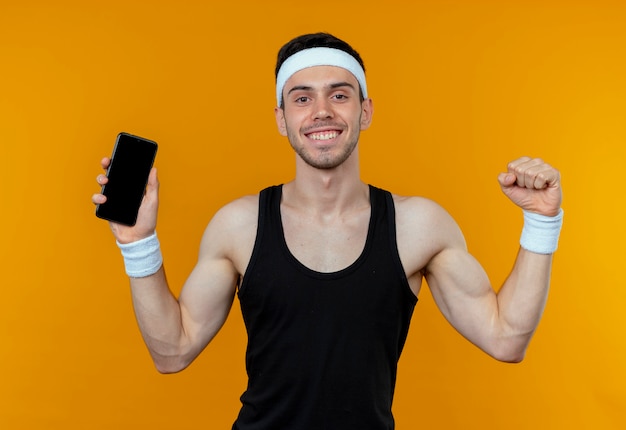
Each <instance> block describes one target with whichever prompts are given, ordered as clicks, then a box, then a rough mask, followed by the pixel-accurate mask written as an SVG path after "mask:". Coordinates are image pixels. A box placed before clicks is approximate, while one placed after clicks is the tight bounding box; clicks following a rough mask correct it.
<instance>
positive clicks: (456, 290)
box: [423, 158, 561, 362]
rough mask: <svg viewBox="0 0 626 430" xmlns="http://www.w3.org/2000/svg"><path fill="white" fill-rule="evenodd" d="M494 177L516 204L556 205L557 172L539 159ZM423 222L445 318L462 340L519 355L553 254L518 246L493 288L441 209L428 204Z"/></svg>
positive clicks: (539, 306)
mask: <svg viewBox="0 0 626 430" xmlns="http://www.w3.org/2000/svg"><path fill="white" fill-rule="evenodd" d="M508 169H509V170H508V172H507V173H503V174H501V175H500V177H499V181H500V185H501V186H502V189H503V191H504V193H505V194H506V195H507V196H508V197H509V198H510V199H511V200H512V201H513V202H514V203H515V204H517V205H518V206H520V207H521V208H523V209H525V210H529V211H533V212H535V213H538V214H543V215H547V216H554V215H556V214H557V213H558V211H559V208H560V204H561V189H560V178H559V173H558V171H556V170H555V169H553V168H552V167H550V166H549V165H547V164H545V163H543V162H542V161H541V160H538V159H535V160H531V159H529V158H522V159H519V160H516V161H514V162H512V163H510V164H509V167H508ZM428 224H429V225H430V226H431V231H432V237H433V242H434V245H433V248H432V255H433V256H432V258H431V259H430V260H429V261H428V263H427V264H426V266H425V268H424V271H423V273H424V276H425V278H426V280H427V282H428V285H429V287H430V288H431V291H432V294H433V297H434V299H435V301H436V303H437V305H438V306H439V308H440V309H441V311H442V313H443V314H444V315H445V317H446V318H447V319H448V321H450V323H451V324H452V325H453V326H454V327H455V328H456V329H457V330H458V331H459V332H460V333H461V334H462V335H463V336H465V337H466V338H467V339H469V340H470V341H471V342H473V343H474V344H475V345H477V346H478V347H480V348H481V349H483V350H484V351H485V352H487V353H488V354H490V355H492V356H493V357H495V358H497V359H499V360H502V361H508V362H518V361H521V360H522V359H523V358H524V355H525V351H526V348H527V347H528V344H529V342H530V339H531V337H532V335H533V333H534V332H535V330H536V328H537V325H538V324H539V320H540V318H541V315H542V313H543V309H544V307H545V303H546V298H547V295H548V289H549V285H550V271H551V264H552V255H549V254H548V255H544V254H537V253H534V252H530V251H527V250H525V249H523V248H520V250H519V253H518V255H517V258H516V260H515V263H514V266H513V269H512V271H511V273H510V275H509V276H508V278H507V279H506V281H505V282H504V283H503V285H502V287H501V288H500V289H499V290H498V292H497V293H496V291H494V289H493V288H492V286H491V285H490V283H489V279H488V277H487V275H486V274H485V272H484V270H483V269H482V267H481V266H480V264H479V263H478V262H477V261H476V260H475V259H474V258H473V257H472V256H471V255H470V254H469V253H468V252H467V248H466V245H465V241H464V239H463V236H462V234H461V232H460V230H459V229H458V226H457V225H456V223H455V222H454V221H453V220H452V218H451V217H450V216H449V215H448V214H447V213H445V211H443V209H437V208H435V209H432V210H431V212H430V215H429V221H428Z"/></svg>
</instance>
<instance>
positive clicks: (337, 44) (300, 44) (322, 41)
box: [274, 33, 365, 77]
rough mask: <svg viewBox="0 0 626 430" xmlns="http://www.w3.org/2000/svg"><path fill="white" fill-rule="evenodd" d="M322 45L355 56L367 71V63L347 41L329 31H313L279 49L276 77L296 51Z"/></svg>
mask: <svg viewBox="0 0 626 430" xmlns="http://www.w3.org/2000/svg"><path fill="white" fill-rule="evenodd" d="M320 47H321V48H335V49H341V50H342V51H344V52H347V53H348V54H350V55H351V56H353V57H354V59H355V60H356V61H358V63H359V64H360V65H361V67H363V71H365V65H364V64H363V60H362V59H361V56H360V55H359V53H358V52H356V50H355V49H354V48H352V46H350V45H349V44H348V43H347V42H344V41H343V40H341V39H339V38H337V37H335V36H333V35H332V34H329V33H311V34H303V35H302V36H298V37H296V38H294V39H291V40H290V41H289V42H287V43H285V44H284V45H283V47H282V48H280V50H279V51H278V59H277V60H276V69H275V70H274V75H275V76H276V77H277V76H278V71H279V70H280V66H282V65H283V63H284V62H285V60H286V59H287V58H289V57H291V56H292V55H293V54H295V53H296V52H300V51H302V50H304V49H309V48H320Z"/></svg>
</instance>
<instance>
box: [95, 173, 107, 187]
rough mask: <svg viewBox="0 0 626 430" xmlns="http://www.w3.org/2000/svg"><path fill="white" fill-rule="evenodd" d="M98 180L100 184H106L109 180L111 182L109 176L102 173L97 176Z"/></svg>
mask: <svg viewBox="0 0 626 430" xmlns="http://www.w3.org/2000/svg"><path fill="white" fill-rule="evenodd" d="M96 182H98V184H100V185H104V184H106V183H107V182H109V178H108V177H107V176H106V175H103V174H102V173H101V174H99V175H98V176H96Z"/></svg>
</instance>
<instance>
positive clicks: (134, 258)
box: [116, 232, 163, 278]
mask: <svg viewBox="0 0 626 430" xmlns="http://www.w3.org/2000/svg"><path fill="white" fill-rule="evenodd" d="M116 242H117V241H116ZM117 246H118V247H119V248H120V250H121V251H122V257H124V266H125V267H126V274H127V275H128V276H130V277H131V278H143V277H146V276H150V275H153V274H155V273H156V272H157V271H158V270H159V268H160V267H161V265H162V264H163V256H162V255H161V247H160V245H159V239H158V238H157V236H156V232H155V233H152V235H151V236H148V237H146V238H144V239H141V240H138V241H136V242H131V243H119V242H117Z"/></svg>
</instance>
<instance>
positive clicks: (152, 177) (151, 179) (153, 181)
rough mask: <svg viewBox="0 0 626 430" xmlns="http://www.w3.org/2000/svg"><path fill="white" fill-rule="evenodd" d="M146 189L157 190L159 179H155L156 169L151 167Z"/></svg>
mask: <svg viewBox="0 0 626 430" xmlns="http://www.w3.org/2000/svg"><path fill="white" fill-rule="evenodd" d="M148 189H155V190H158V189H159V178H158V177H157V169H156V167H153V168H152V169H151V170H150V175H149V176H148Z"/></svg>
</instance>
